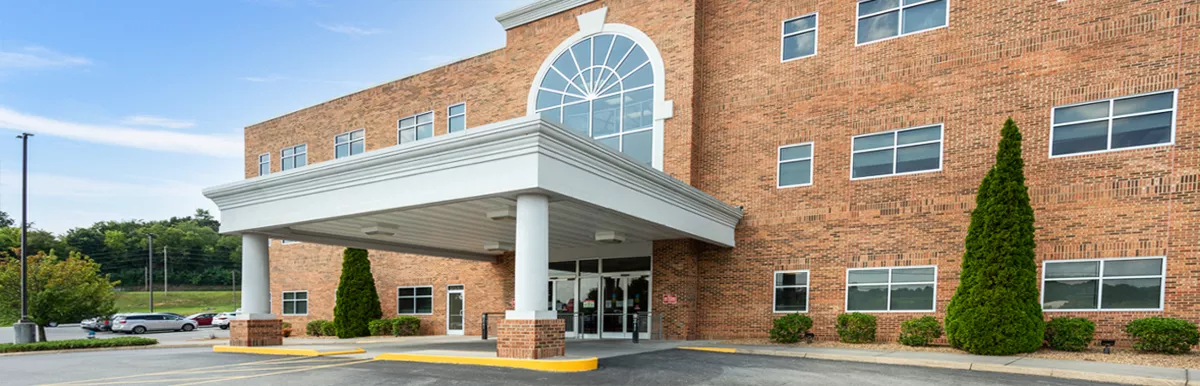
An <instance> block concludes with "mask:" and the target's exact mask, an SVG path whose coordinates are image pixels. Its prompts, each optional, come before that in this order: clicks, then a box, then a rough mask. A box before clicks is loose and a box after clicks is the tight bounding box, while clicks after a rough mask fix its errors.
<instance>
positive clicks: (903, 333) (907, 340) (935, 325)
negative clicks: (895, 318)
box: [900, 316, 942, 346]
mask: <svg viewBox="0 0 1200 386" xmlns="http://www.w3.org/2000/svg"><path fill="white" fill-rule="evenodd" d="M941 337H942V324H941V323H940V322H938V320H937V318H934V317H932V316H923V317H920V318H914V319H909V320H905V321H904V323H901V324H900V344H902V345H905V346H928V345H929V344H930V343H933V340H934V339H937V338H941Z"/></svg>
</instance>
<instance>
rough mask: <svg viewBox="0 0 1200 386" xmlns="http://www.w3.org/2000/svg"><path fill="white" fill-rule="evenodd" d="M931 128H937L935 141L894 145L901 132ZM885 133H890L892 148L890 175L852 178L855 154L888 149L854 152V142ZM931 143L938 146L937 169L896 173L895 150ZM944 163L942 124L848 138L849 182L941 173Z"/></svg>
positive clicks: (944, 128) (944, 140)
mask: <svg viewBox="0 0 1200 386" xmlns="http://www.w3.org/2000/svg"><path fill="white" fill-rule="evenodd" d="M931 126H937V127H938V132H939V134H938V139H937V140H935V141H925V142H916V143H906V144H903V145H896V140H897V139H898V138H899V135H900V133H901V132H905V131H910V130H917V129H924V128H927V127H931ZM886 133H892V146H891V147H890V149H892V173H891V174H880V175H877V176H866V177H855V176H854V155H855V154H858V153H869V152H873V151H879V150H884V149H889V148H888V147H876V148H870V149H865V150H854V140H855V139H858V138H859V137H869V136H873V135H879V134H886ZM931 143H938V144H940V145H939V146H938V167H937V169H929V170H917V171H911V172H904V173H896V154H897V153H899V152H898V151H897V150H899V149H901V148H905V147H913V146H920V145H928V144H931ZM945 162H946V125H945V124H944V123H935V124H929V125H921V126H913V127H906V128H903V129H896V130H891V131H880V132H877V133H867V134H859V135H856V136H853V137H850V180H851V181H857V180H869V179H872V178H885V177H895V176H906V175H909V174H921V173H937V172H940V171H942V166H943V164H944V163H945Z"/></svg>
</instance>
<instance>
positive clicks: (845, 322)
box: [837, 312, 875, 343]
mask: <svg viewBox="0 0 1200 386" xmlns="http://www.w3.org/2000/svg"><path fill="white" fill-rule="evenodd" d="M837 333H838V337H840V338H841V339H842V342H846V343H871V342H874V341H875V315H871V314H863V313H858V312H855V313H851V314H841V315H838V317H837Z"/></svg>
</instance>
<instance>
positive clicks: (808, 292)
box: [771, 269, 812, 314]
mask: <svg viewBox="0 0 1200 386" xmlns="http://www.w3.org/2000/svg"><path fill="white" fill-rule="evenodd" d="M781 273H804V275H805V281H804V282H805V283H807V284H805V285H785V286H781V285H779V283H776V282H775V276H776V275H778V274H781ZM811 285H812V273H810V272H809V271H808V270H807V269H792V270H786V271H775V272H773V273H771V312H774V313H776V314H796V313H800V314H807V313H808V310H809V309H811V308H812V307H810V306H811V304H810V303H809V302H810V301H812V289H811V287H810V286H811ZM780 288H804V311H780V310H779V309H777V308H775V307H776V306H778V305H779V303H778V302H777V300H779V299H777V297H776V296H775V291H776V290H778V289H780Z"/></svg>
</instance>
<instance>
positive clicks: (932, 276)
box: [846, 266, 937, 312]
mask: <svg viewBox="0 0 1200 386" xmlns="http://www.w3.org/2000/svg"><path fill="white" fill-rule="evenodd" d="M936 290H937V267H936V266H925V267H895V268H853V269H849V270H847V271H846V312H886V311H918V312H933V311H934V302H935V299H936V293H937V291H936Z"/></svg>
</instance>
